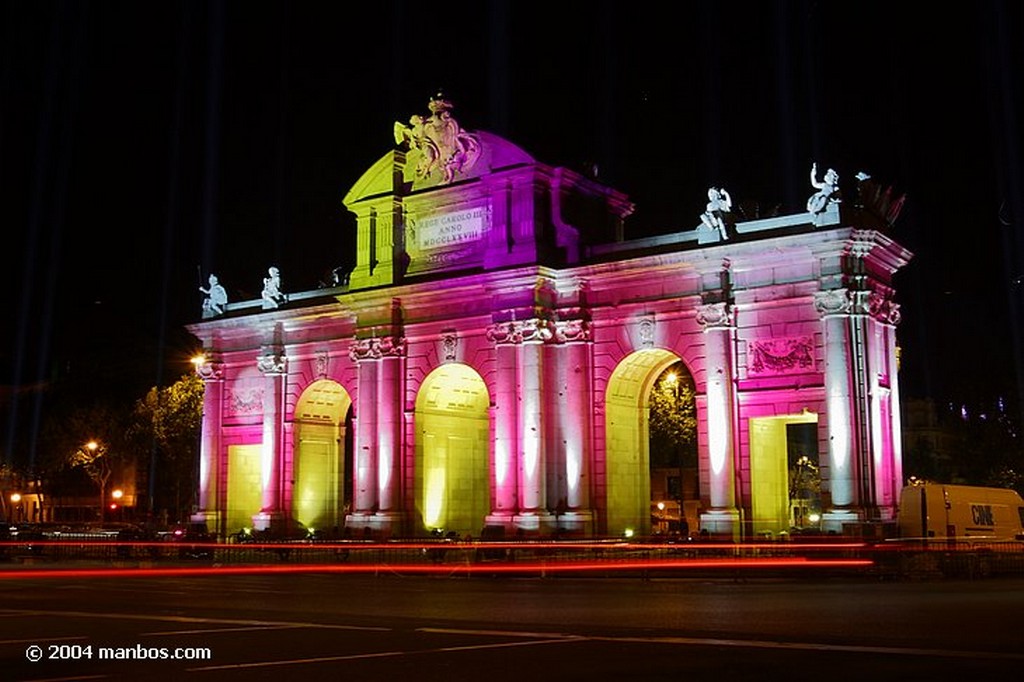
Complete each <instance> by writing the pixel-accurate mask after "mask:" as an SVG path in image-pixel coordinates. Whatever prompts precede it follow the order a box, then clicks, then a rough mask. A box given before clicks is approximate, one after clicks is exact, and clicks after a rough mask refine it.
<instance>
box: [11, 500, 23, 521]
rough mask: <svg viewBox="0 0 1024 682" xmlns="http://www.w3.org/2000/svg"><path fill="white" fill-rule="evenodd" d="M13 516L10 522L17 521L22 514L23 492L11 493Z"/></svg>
mask: <svg viewBox="0 0 1024 682" xmlns="http://www.w3.org/2000/svg"><path fill="white" fill-rule="evenodd" d="M10 499H11V518H10V519H9V522H10V523H17V522H18V521H19V520H20V519H19V517H20V516H21V513H20V512H21V493H11V498H10Z"/></svg>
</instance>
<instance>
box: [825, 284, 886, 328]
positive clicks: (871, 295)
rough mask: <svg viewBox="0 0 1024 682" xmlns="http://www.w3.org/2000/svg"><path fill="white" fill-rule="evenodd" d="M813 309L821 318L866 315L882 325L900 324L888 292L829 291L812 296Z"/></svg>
mask: <svg viewBox="0 0 1024 682" xmlns="http://www.w3.org/2000/svg"><path fill="white" fill-rule="evenodd" d="M814 309H815V310H817V311H818V315H819V316H821V317H823V318H824V317H830V316H833V315H867V316H869V317H872V318H874V319H876V320H878V321H879V322H882V323H884V324H891V325H897V324H899V322H900V319H901V315H900V306H899V304H898V303H896V302H894V301H893V300H892V297H891V293H890V292H882V291H874V290H854V291H851V290H849V289H830V290H828V291H818V292H815V294H814Z"/></svg>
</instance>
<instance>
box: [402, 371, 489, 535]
mask: <svg viewBox="0 0 1024 682" xmlns="http://www.w3.org/2000/svg"><path fill="white" fill-rule="evenodd" d="M489 407H490V396H489V395H488V393H487V386H486V385H485V384H484V381H483V379H481V378H480V375H479V374H477V373H476V371H475V370H473V369H472V368H471V367H468V366H466V365H463V364H458V363H452V364H448V365H444V366H442V367H438V368H437V369H435V370H434V371H433V372H431V373H430V374H428V375H427V378H426V379H424V381H423V385H422V386H421V387H420V391H419V393H418V394H417V396H416V468H415V490H416V509H417V511H418V512H419V514H420V517H421V518H422V520H423V527H424V528H425V529H427V530H434V529H438V528H440V529H444V530H445V531H455V532H457V533H460V534H464V533H471V534H474V535H476V534H478V533H479V532H480V529H481V528H482V527H483V525H484V517H485V516H486V515H487V514H488V513H489V512H490V494H489V487H488V468H487V467H488V464H487V463H488V446H489V442H490V428H489V423H488V408H489Z"/></svg>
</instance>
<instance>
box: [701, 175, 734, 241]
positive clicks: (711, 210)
mask: <svg viewBox="0 0 1024 682" xmlns="http://www.w3.org/2000/svg"><path fill="white" fill-rule="evenodd" d="M731 210H732V197H730V196H729V193H728V192H726V191H725V190H724V189H723V188H721V187H718V188H715V187H711V188H710V189H708V205H707V207H706V208H705V210H704V212H703V213H702V214H701V215H700V222H701V226H702V227H703V229H705V230H708V231H711V232H717V233H718V236H719V237H721V239H722V241H725V240H726V239H728V238H729V235H728V234H727V233H726V231H725V214H726V213H729V212H730V211H731Z"/></svg>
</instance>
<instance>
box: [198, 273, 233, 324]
mask: <svg viewBox="0 0 1024 682" xmlns="http://www.w3.org/2000/svg"><path fill="white" fill-rule="evenodd" d="M199 291H201V292H203V293H204V294H206V298H204V299H203V319H204V320H205V319H209V318H211V317H220V316H221V315H223V314H224V311H225V310H227V307H228V292H227V290H225V289H224V287H223V286H222V285H221V283H220V281H219V280H218V279H217V275H210V288H209V289H207V288H205V287H199Z"/></svg>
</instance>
